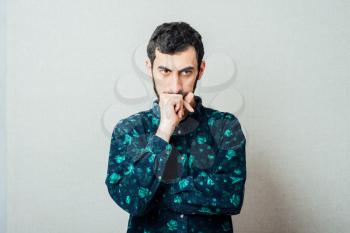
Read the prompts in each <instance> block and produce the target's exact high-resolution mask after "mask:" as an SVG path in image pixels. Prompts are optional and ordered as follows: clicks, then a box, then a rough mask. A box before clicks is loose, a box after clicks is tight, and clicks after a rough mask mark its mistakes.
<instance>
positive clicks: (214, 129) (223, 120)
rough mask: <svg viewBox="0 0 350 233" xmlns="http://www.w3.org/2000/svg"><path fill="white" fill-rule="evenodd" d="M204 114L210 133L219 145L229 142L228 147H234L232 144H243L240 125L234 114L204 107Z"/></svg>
mask: <svg viewBox="0 0 350 233" xmlns="http://www.w3.org/2000/svg"><path fill="white" fill-rule="evenodd" d="M205 113H206V116H207V120H208V126H209V127H210V131H211V133H212V134H213V135H215V136H216V138H217V139H218V140H219V141H220V143H228V141H231V142H230V145H231V146H234V145H233V144H232V143H233V142H234V144H235V145H236V144H240V143H244V142H245V140H246V138H245V135H244V133H243V131H242V127H241V123H240V121H239V119H238V117H237V116H236V115H235V114H233V113H231V112H226V111H220V110H218V109H213V108H208V107H205Z"/></svg>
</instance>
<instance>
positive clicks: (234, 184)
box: [163, 114, 246, 215]
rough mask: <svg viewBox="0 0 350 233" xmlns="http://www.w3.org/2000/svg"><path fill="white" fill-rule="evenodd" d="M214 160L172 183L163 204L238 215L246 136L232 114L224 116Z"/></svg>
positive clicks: (195, 211)
mask: <svg viewBox="0 0 350 233" xmlns="http://www.w3.org/2000/svg"><path fill="white" fill-rule="evenodd" d="M222 125H223V128H222V130H221V131H220V132H221V140H220V143H219V145H218V151H217V154H216V161H215V163H214V165H213V166H212V167H210V168H208V169H198V170H197V171H196V174H194V175H193V176H187V177H184V178H182V179H181V180H179V182H177V183H174V184H173V185H172V186H171V187H170V189H169V190H168V192H167V193H166V195H165V199H164V202H163V204H164V203H165V205H166V206H167V207H168V208H170V209H172V210H174V211H176V212H180V213H184V214H208V215H212V214H225V215H235V214H239V213H240V211H241V208H242V205H243V199H244V187H245V181H246V158H245V145H246V139H245V136H244V134H243V132H242V129H241V126H240V123H239V121H238V119H237V118H236V117H234V116H233V115H232V114H228V115H226V116H225V117H224V121H223V124H222Z"/></svg>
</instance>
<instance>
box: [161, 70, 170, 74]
mask: <svg viewBox="0 0 350 233" xmlns="http://www.w3.org/2000/svg"><path fill="white" fill-rule="evenodd" d="M160 72H161V73H162V74H169V72H170V71H169V70H160Z"/></svg>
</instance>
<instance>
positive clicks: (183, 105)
mask: <svg viewBox="0 0 350 233" xmlns="http://www.w3.org/2000/svg"><path fill="white" fill-rule="evenodd" d="M193 97H194V94H193V93H192V92H190V93H188V94H187V95H186V96H185V98H183V96H182V95H181V94H169V93H161V94H160V96H159V107H160V124H159V127H158V130H157V133H156V135H157V136H160V137H162V138H163V139H164V140H166V141H169V140H170V137H171V135H172V134H173V132H174V130H175V127H176V126H177V125H178V124H179V122H180V121H181V120H182V119H183V117H184V116H185V110H187V111H191V112H193V111H194V109H193V107H192V106H191V104H193V102H194V98H193Z"/></svg>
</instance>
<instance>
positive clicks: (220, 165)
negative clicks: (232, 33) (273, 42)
mask: <svg viewBox="0 0 350 233" xmlns="http://www.w3.org/2000/svg"><path fill="white" fill-rule="evenodd" d="M147 54H148V59H147V61H146V66H147V70H148V74H149V76H150V78H152V80H153V88H154V91H155V93H156V95H157V99H156V100H154V101H153V105H152V108H151V109H149V110H146V111H141V112H138V113H135V114H133V115H131V116H129V117H127V118H124V119H121V120H119V122H118V123H117V124H116V125H115V127H114V130H113V133H112V139H111V145H110V152H109V162H108V171H107V177H106V180H105V184H106V185H107V187H108V191H109V194H110V196H111V197H112V199H113V200H114V202H115V203H116V204H118V205H119V206H120V207H121V208H122V209H124V210H125V211H127V212H128V213H129V214H130V217H129V222H128V230H127V232H128V233H138V232H140V233H141V232H142V233H146V232H147V233H158V232H159V233H165V232H202V233H205V232H215V233H220V232H233V225H232V220H231V215H236V214H239V213H240V211H241V208H242V205H243V198H244V187H245V181H246V160H245V145H246V140H245V136H244V134H243V132H242V129H241V126H240V123H239V121H238V119H237V118H236V117H235V116H234V115H233V114H232V113H229V112H221V111H219V110H215V109H212V108H207V107H205V106H204V105H203V103H202V99H201V97H199V96H197V95H194V91H195V88H196V83H197V81H198V80H199V79H201V77H202V75H203V72H204V69H205V62H204V61H202V58H203V55H204V49H203V45H202V41H201V36H200V34H199V33H198V32H197V31H196V30H194V29H193V28H192V27H191V26H190V25H189V24H187V23H184V22H172V23H164V24H162V25H159V26H158V27H157V28H156V30H155V31H154V32H153V34H152V36H151V38H150V41H149V44H148V46H147Z"/></svg>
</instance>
